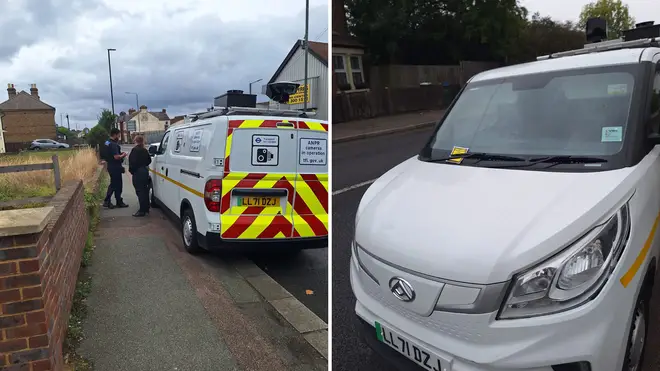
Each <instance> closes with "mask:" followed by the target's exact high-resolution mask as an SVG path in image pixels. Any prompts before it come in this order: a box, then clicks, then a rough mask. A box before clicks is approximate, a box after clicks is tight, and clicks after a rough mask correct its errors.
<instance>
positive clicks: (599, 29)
mask: <svg viewBox="0 0 660 371" xmlns="http://www.w3.org/2000/svg"><path fill="white" fill-rule="evenodd" d="M586 28H587V29H586V33H587V42H590V43H597V42H601V41H605V40H607V21H606V20H605V19H603V18H599V17H594V18H589V19H587V24H586Z"/></svg>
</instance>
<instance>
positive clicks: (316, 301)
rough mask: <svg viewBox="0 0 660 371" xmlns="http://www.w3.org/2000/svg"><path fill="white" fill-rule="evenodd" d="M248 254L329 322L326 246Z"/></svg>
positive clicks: (127, 149) (125, 148) (125, 147)
mask: <svg viewBox="0 0 660 371" xmlns="http://www.w3.org/2000/svg"><path fill="white" fill-rule="evenodd" d="M121 147H122V151H124V152H126V153H130V152H131V148H133V146H131V145H122V146H121ZM124 190H125V192H133V188H132V187H131V186H130V185H128V186H124ZM247 257H248V258H249V259H250V260H252V261H253V262H254V263H255V264H256V265H258V266H259V268H261V269H262V270H263V271H265V272H266V273H267V274H268V275H269V276H271V277H272V278H273V279H274V280H275V281H277V282H278V283H279V284H280V285H282V286H283V287H284V288H285V289H286V290H287V291H289V292H290V293H291V294H292V295H293V296H295V297H296V298H297V299H298V300H300V301H301V302H302V303H303V304H304V305H305V306H306V307H307V308H309V309H310V310H311V311H312V312H314V313H315V314H316V315H317V316H319V317H320V318H321V319H322V320H323V321H325V322H326V323H327V322H328V249H327V248H324V249H313V250H304V251H303V252H302V253H301V254H300V255H298V256H295V257H291V256H281V255H277V254H265V253H264V254H250V255H248V256H247ZM224 258H225V259H232V258H233V257H229V256H224Z"/></svg>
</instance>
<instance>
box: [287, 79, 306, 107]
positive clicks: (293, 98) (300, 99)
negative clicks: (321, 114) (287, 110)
mask: <svg viewBox="0 0 660 371" xmlns="http://www.w3.org/2000/svg"><path fill="white" fill-rule="evenodd" d="M309 90H310V89H309V84H307V99H306V101H307V103H309V100H310V99H309V97H310V95H311V93H310V91H309ZM304 95H305V85H302V84H301V85H300V86H299V87H298V90H296V92H295V94H291V95H290V96H289V104H303V103H304V102H305V100H304Z"/></svg>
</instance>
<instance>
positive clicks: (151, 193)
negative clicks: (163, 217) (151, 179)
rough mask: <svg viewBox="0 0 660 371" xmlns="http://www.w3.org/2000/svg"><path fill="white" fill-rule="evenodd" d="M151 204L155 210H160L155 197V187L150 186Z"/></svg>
mask: <svg viewBox="0 0 660 371" xmlns="http://www.w3.org/2000/svg"><path fill="white" fill-rule="evenodd" d="M149 202H150V203H151V207H153V208H154V209H157V208H158V200H157V199H156V196H154V187H153V186H152V185H150V186H149Z"/></svg>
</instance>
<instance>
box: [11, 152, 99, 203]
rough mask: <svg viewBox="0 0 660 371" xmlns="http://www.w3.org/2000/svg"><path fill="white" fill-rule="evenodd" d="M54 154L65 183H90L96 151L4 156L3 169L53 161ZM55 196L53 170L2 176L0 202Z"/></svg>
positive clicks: (95, 165)
mask: <svg viewBox="0 0 660 371" xmlns="http://www.w3.org/2000/svg"><path fill="white" fill-rule="evenodd" d="M54 154H57V156H58V158H59V163H60V173H61V176H62V183H65V182H67V181H70V180H76V179H82V180H83V181H84V182H85V183H86V184H87V182H89V181H91V179H92V177H93V175H94V172H95V171H96V169H97V166H98V160H97V157H96V152H95V151H94V150H93V149H82V150H75V151H74V150H72V151H57V152H39V153H29V154H20V155H13V156H3V157H0V166H10V165H24V164H38V163H44V162H51V156H52V155H54ZM53 194H55V179H54V177H53V171H52V170H39V171H25V172H19V173H7V174H0V201H8V200H15V199H21V198H28V197H40V196H50V195H53Z"/></svg>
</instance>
